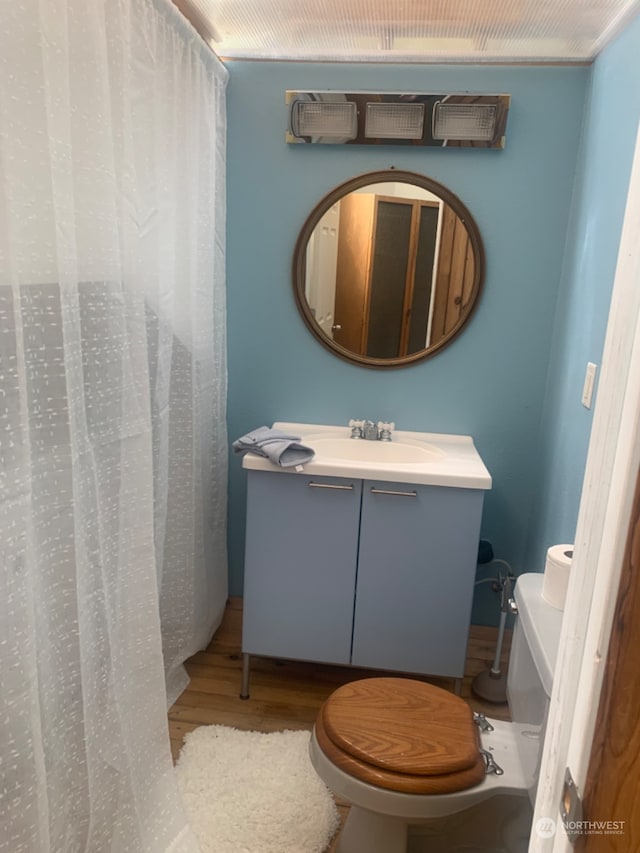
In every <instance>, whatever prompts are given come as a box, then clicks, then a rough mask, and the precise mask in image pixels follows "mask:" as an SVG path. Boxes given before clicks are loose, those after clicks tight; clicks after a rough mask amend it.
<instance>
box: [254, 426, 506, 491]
mask: <svg viewBox="0 0 640 853" xmlns="http://www.w3.org/2000/svg"><path fill="white" fill-rule="evenodd" d="M273 428H274V429H280V430H283V431H285V432H288V433H291V434H292V435H299V436H300V443H301V444H304V445H306V446H308V447H312V448H313V447H314V442H315V441H316V440H321V439H325V444H326V439H327V438H329V439H349V436H350V435H351V430H350V429H349V427H347V426H330V425H327V424H301V423H288V422H283V421H278V422H276V423H274V424H273ZM352 441H353V444H354V445H356V444H361V443H364V444H366V445H382V447H380V454H381V456H384V455H385V448H384V445H385V444H387V443H386V442H376V441H372V442H369V441H365V439H353V440H352ZM394 442H395V443H396V444H398V445H403V446H404V447H405V448H408V450H407V452H408V453H410V452H411V450H410V448H413V447H415V448H416V449H417V451H416V456H417V458H416V460H415V461H410V462H405V461H403V462H397V461H393V462H389V461H382V460H379V459H370V460H368V459H358V458H348V451H349V447H350V445H348V444H346V442H341V441H338V442H336V446H346V448H347V450H346V451H344V452H341V455H340V456H330V455H328V454H327V453H326V452H324V451H320V449H318V451H317V452H316V455H315V457H314V458H313V460H312V461H311V462H306V463H305V464H304V465H303V466H301V467H300V469H299V470H298V469H296V468H283V467H281V466H280V465H276V464H274V463H272V462H270V461H269V460H267V459H265V458H264V457H262V456H258V455H257V454H254V453H245V454H244V456H243V459H242V465H243V467H244V468H247V469H249V470H252V471H279V472H281V473H283V474H294V475H295V474H303V475H308V474H313V475H316V476H325V477H354V478H355V477H357V478H358V479H367V480H381V481H384V482H396V483H416V484H420V485H432V486H449V487H453V488H463V489H485V490H486V489H490V488H491V475H490V474H489V472H488V471H487V469H486V467H485V465H484V462H483V461H482V459H481V457H480V454H479V453H478V451H477V450H476V447H475V445H474V443H473V439H472V438H471V436H468V435H444V434H440V433H428V432H410V431H406V430H395V431H394V432H393V435H392V443H394ZM421 448H424V451H425V452H424V453H422V454H421ZM314 449H315V448H314ZM363 450H364V451H365V452H369V451H370V452H371V455H372V457H375V455H376V451H377V448H376V447H375V446H374V447H367V448H355V447H354V456H355V455H356V454H357V453H358V452H360V453H362V451H363ZM426 451H430V452H431V453H432V455H433V457H434V458H430V459H429V458H427V461H418V458H419V457H420V455H424V456H425V457H427V456H428V454H427V452H426Z"/></svg>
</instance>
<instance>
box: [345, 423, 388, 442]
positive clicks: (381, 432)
mask: <svg viewBox="0 0 640 853" xmlns="http://www.w3.org/2000/svg"><path fill="white" fill-rule="evenodd" d="M349 426H350V427H351V438H364V439H365V440H366V441H391V433H392V431H393V430H394V429H395V424H393V423H387V422H385V421H378V424H377V426H376V424H374V422H373V421H363V420H353V419H352V420H350V421H349Z"/></svg>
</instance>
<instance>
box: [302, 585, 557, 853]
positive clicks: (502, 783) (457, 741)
mask: <svg viewBox="0 0 640 853" xmlns="http://www.w3.org/2000/svg"><path fill="white" fill-rule="evenodd" d="M542 582H543V575H542V574H537V573H536V574H525V575H521V576H520V577H519V578H518V581H517V584H516V587H515V600H516V605H517V608H518V615H517V617H516V620H515V627H514V632H513V638H512V644H511V652H510V657H509V670H508V676H507V699H508V703H509V710H510V713H511V718H512V722H504V721H500V720H493V719H486V718H484V717H482V715H480V717H478V715H474V713H473V711H472V709H471V707H470V706H469V705H468V704H467V702H465V700H464V699H461V698H460V697H459V696H455V695H454V694H452V693H449V692H448V691H446V690H442V689H441V688H439V687H436V686H434V685H431V684H426V683H424V682H421V681H417V680H416V679H412V678H409V677H407V678H401V677H382V678H364V679H361V680H358V681H353V682H350V683H348V684H345V685H343V686H342V687H339V688H338V689H337V690H335V691H334V692H333V693H332V694H331V696H330V697H329V698H328V699H327V701H326V702H325V703H324V705H323V706H322V708H321V709H320V712H319V713H318V717H317V719H316V724H315V727H314V730H313V733H312V736H311V741H310V745H309V754H310V757H311V762H312V764H313V766H314V767H315V769H316V772H317V773H318V775H319V776H320V778H321V779H322V780H323V781H324V782H325V784H326V785H327V787H328V788H329V789H330V790H331V791H333V793H334V794H336V795H337V796H339V797H341V798H342V799H344V800H346V801H347V802H348V803H350V805H351V808H350V810H349V815H348V817H347V821H346V823H345V825H344V827H343V829H342V832H341V834H340V839H339V842H338V848H337V850H338V853H364V851H366V853H414V851H415V853H419V851H423V850H424V851H429V853H440V851H441V850H442V851H447V853H456V851H465V853H520V851H526V849H527V844H528V836H529V826H530V817H531V805H532V804H533V802H534V800H535V793H536V787H537V778H538V770H539V764H540V756H541V751H542V743H543V739H544V731H545V723H546V718H547V711H548V707H549V696H550V695H551V688H552V684H553V671H554V667H555V661H556V656H557V651H558V644H559V640H560V628H561V623H562V612H561V611H559V610H557V609H555V608H554V607H552V606H551V605H549V604H548V603H547V602H546V601H545V600H544V599H543V598H542Z"/></svg>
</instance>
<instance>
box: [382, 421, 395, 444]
mask: <svg viewBox="0 0 640 853" xmlns="http://www.w3.org/2000/svg"><path fill="white" fill-rule="evenodd" d="M395 428H396V425H395V424H394V423H393V421H388V422H387V421H378V436H379V438H380V441H391V433H392V432H393V430H394V429H395Z"/></svg>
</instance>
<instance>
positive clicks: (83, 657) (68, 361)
mask: <svg viewBox="0 0 640 853" xmlns="http://www.w3.org/2000/svg"><path fill="white" fill-rule="evenodd" d="M226 78H227V74H226V71H225V70H224V68H223V67H222V65H221V64H220V63H219V62H218V60H217V59H216V58H215V57H214V55H213V54H212V53H211V52H210V51H209V50H208V49H207V48H206V47H205V45H204V44H203V43H202V42H201V41H200V39H199V38H198V37H197V36H196V35H195V33H194V32H193V31H192V30H191V29H190V28H189V26H188V25H186V23H185V22H184V21H183V20H182V19H181V17H180V16H179V15H178V14H177V12H176V11H175V9H174V8H173V7H172V6H171V4H170V3H169V2H168V0H108V2H106V0H47V2H46V3H43V2H38V0H12V2H11V3H4V4H2V6H1V8H0V851H2V853H76V851H78V853H80V851H84V852H85V853H103V851H104V853H107V852H108V853H129V851H132V853H133V852H134V851H135V852H136V853H137V851H149V853H159V851H168V850H171V851H175V853H191V851H194V853H195V851H197V849H198V847H197V842H196V840H195V838H194V837H193V835H192V833H191V831H190V829H189V827H188V826H187V823H186V819H185V815H184V812H183V809H182V804H181V802H180V799H179V794H178V791H177V787H176V783H175V778H174V772H173V766H172V761H171V756H170V751H169V742H168V733H167V721H166V707H167V704H170V703H171V702H172V701H173V700H174V699H175V698H176V696H177V695H178V693H179V692H180V691H181V690H182V689H183V688H184V686H185V684H186V681H187V677H186V674H185V671H184V667H183V662H184V660H185V659H186V658H187V657H188V656H189V655H190V654H192V653H193V652H195V651H196V650H198V649H200V648H202V647H203V646H204V645H206V643H207V641H208V640H209V638H210V637H211V635H212V633H213V631H214V629H215V628H216V627H217V625H218V624H219V622H220V619H221V616H222V612H223V609H224V604H225V600H226V596H227V588H226V582H227V581H226V578H227V568H226V550H225V527H226V473H227V472H226V459H227V438H226V432H225V400H226V361H225V351H226V350H225V295H224V274H225V270H224V238H223V235H224V209H225V196H224V168H225V159H224V158H225V155H224V150H225V148H224V142H225V135H226V128H225V118H224V115H225V112H224V111H225V86H226Z"/></svg>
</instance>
